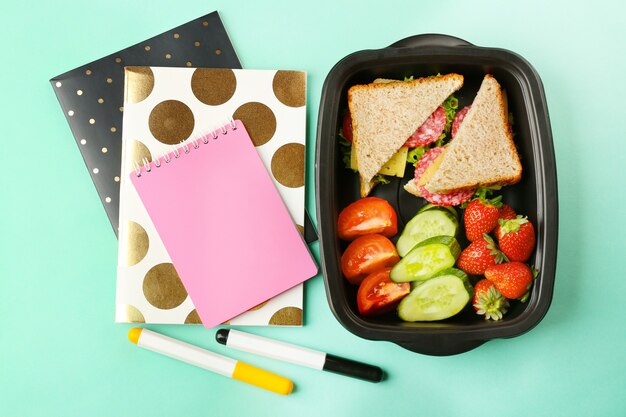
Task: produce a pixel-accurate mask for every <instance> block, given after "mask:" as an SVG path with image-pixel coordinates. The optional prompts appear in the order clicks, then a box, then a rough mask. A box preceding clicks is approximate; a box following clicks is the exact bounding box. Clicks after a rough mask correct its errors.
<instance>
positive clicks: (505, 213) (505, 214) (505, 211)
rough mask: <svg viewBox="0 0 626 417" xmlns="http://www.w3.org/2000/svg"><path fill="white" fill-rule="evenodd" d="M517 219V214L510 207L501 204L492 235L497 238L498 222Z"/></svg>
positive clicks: (498, 231)
mask: <svg viewBox="0 0 626 417" xmlns="http://www.w3.org/2000/svg"><path fill="white" fill-rule="evenodd" d="M516 217H517V213H516V212H515V210H513V208H512V207H511V206H509V205H508V204H502V208H501V209H500V217H499V218H498V225H497V226H496V228H495V229H494V230H493V234H494V235H496V236H498V234H499V233H500V220H512V219H514V218H516Z"/></svg>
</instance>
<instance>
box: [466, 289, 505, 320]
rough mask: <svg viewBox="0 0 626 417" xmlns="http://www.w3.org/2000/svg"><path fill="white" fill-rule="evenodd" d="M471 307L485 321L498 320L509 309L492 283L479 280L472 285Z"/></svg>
mask: <svg viewBox="0 0 626 417" xmlns="http://www.w3.org/2000/svg"><path fill="white" fill-rule="evenodd" d="M472 305H473V306H474V309H475V310H476V313H477V314H480V315H481V316H482V315H484V316H485V320H500V319H501V318H502V316H503V315H504V314H505V313H506V312H507V310H508V308H509V301H508V300H507V299H506V298H504V296H503V295H502V294H500V291H498V290H497V289H496V287H494V285H493V282H491V281H489V280H488V279H481V280H480V281H478V282H477V283H476V285H474V297H473V298H472Z"/></svg>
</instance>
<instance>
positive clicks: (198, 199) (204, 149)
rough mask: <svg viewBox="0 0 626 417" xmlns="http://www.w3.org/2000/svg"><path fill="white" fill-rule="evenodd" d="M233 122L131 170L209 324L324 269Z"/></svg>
mask: <svg viewBox="0 0 626 417" xmlns="http://www.w3.org/2000/svg"><path fill="white" fill-rule="evenodd" d="M234 123H235V124H234V125H233V124H231V123H229V124H226V125H225V126H224V127H223V128H221V129H218V130H217V131H216V132H215V134H216V136H217V138H215V139H214V138H213V135H212V134H207V135H205V136H204V137H203V138H199V139H198V140H197V141H196V142H195V143H196V144H197V148H196V147H195V146H194V143H193V142H191V143H189V144H188V145H186V146H185V147H184V148H183V147H181V148H178V149H177V151H176V152H170V153H169V154H168V155H169V160H170V162H166V158H165V157H160V158H158V159H157V160H156V162H158V163H159V164H160V166H159V167H157V166H156V164H155V161H153V162H150V163H149V164H148V165H142V166H140V167H139V170H138V172H131V174H130V179H131V182H132V183H133V185H134V186H135V188H136V190H137V192H138V194H139V196H140V198H141V200H142V202H143V204H144V206H145V207H146V210H147V211H148V214H149V215H150V218H151V220H152V222H153V223H154V225H155V228H156V230H157V231H158V233H159V236H160V237H161V239H162V241H163V243H164V245H165V248H166V250H167V252H168V254H169V255H170V257H171V259H172V261H173V263H174V265H175V267H176V270H177V271H178V274H179V276H180V279H181V281H182V282H183V285H184V286H185V289H186V290H187V292H188V293H189V296H190V297H191V300H192V301H193V303H194V305H195V306H196V310H197V312H198V315H199V316H200V319H201V320H202V323H203V324H204V326H205V327H207V328H211V327H214V326H216V325H218V324H221V323H223V322H225V321H227V320H229V319H230V318H232V317H235V316H237V315H238V314H241V313H243V312H244V311H246V310H248V309H250V308H252V307H254V306H256V305H258V304H260V303H262V302H264V301H266V300H268V299H270V298H272V297H274V296H276V295H278V294H280V293H282V292H283V291H286V290H288V289H289V288H291V287H293V286H295V285H297V284H300V283H302V282H304V281H305V280H307V279H308V278H311V277H313V276H314V275H316V274H317V266H316V264H315V262H314V261H313V259H312V257H311V255H310V253H309V250H308V248H307V246H306V244H305V242H304V240H303V239H302V237H301V235H300V233H299V231H298V229H297V228H296V226H295V225H294V223H293V221H292V219H291V216H290V214H289V212H288V210H287V208H286V207H285V205H284V203H283V201H282V199H281V197H280V194H279V193H278V191H277V190H276V187H275V186H274V184H273V183H272V180H271V178H270V176H269V174H268V172H267V170H266V168H265V166H264V165H263V162H262V161H261V159H260V157H259V155H258V153H257V151H256V149H255V148H254V145H253V143H252V141H251V140H250V137H249V136H248V133H247V132H246V129H245V127H244V126H243V124H242V123H241V121H239V120H237V121H235V122H234ZM233 127H234V128H233ZM223 132H226V133H223ZM203 139H204V140H203ZM205 141H207V142H208V143H204V142H205ZM175 154H178V155H179V156H178V157H176V156H175ZM146 166H149V168H148V169H149V172H147V171H146ZM138 173H139V176H138V175H137V174H138Z"/></svg>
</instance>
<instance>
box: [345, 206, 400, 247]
mask: <svg viewBox="0 0 626 417" xmlns="http://www.w3.org/2000/svg"><path fill="white" fill-rule="evenodd" d="M371 233H380V234H381V235H383V236H386V237H392V236H393V235H395V234H396V233H398V216H397V215H396V211H395V210H394V209H393V207H392V206H391V204H389V203H388V202H387V200H383V199H382V198H378V197H366V198H362V199H360V200H357V201H355V202H354V203H352V204H350V205H349V206H348V207H346V208H344V209H343V210H342V211H341V213H339V218H338V220H337V234H338V235H339V238H340V239H343V240H354V239H356V238H357V237H359V236H363V235H368V234H371Z"/></svg>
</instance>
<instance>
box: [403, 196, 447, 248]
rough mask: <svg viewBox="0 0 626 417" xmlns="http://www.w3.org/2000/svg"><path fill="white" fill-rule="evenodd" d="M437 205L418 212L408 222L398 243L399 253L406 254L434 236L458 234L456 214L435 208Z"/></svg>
mask: <svg viewBox="0 0 626 417" xmlns="http://www.w3.org/2000/svg"><path fill="white" fill-rule="evenodd" d="M435 207H436V206H433V208H432V209H428V210H425V211H422V212H418V213H417V214H416V215H415V217H413V218H412V219H411V220H410V221H409V222H408V223H407V224H406V226H405V227H404V230H403V231H402V235H400V238H399V239H398V243H397V244H396V248H397V249H398V255H400V256H401V257H404V256H406V254H407V253H409V252H410V251H411V249H413V248H414V247H415V245H417V244H418V243H420V242H422V241H424V240H426V239H428V238H430V237H433V236H456V233H457V231H458V230H459V221H458V220H457V217H456V215H453V214H451V213H450V212H449V211H448V210H446V209H435ZM453 210H454V209H453Z"/></svg>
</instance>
